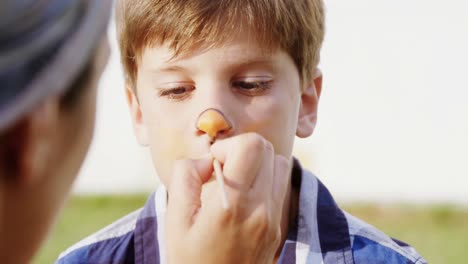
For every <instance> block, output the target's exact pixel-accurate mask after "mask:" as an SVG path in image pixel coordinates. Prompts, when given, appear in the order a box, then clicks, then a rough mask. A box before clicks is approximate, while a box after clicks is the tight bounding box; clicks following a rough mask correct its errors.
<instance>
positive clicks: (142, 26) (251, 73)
mask: <svg viewBox="0 0 468 264" xmlns="http://www.w3.org/2000/svg"><path fill="white" fill-rule="evenodd" d="M117 15H118V18H117V19H118V21H117V24H118V25H117V30H118V35H119V37H118V41H119V44H120V51H121V58H122V64H123V66H124V70H125V73H126V82H127V98H128V102H129V106H130V112H131V116H132V120H133V124H134V128H135V133H136V136H137V139H138V141H139V143H140V144H142V145H144V146H148V147H149V148H150V149H151V154H152V158H153V162H154V166H155V168H156V170H157V172H158V175H159V176H160V179H161V182H162V186H160V187H159V188H158V190H157V191H156V193H155V194H154V195H153V196H152V197H151V198H150V199H149V201H148V203H147V204H146V205H145V207H144V208H143V209H142V210H139V211H136V212H134V213H132V214H130V215H128V216H126V217H124V218H123V219H121V220H119V221H118V222H116V223H114V224H113V225H111V226H109V227H107V228H105V229H104V230H102V231H100V232H98V233H97V234H95V235H93V236H91V237H88V238H87V239H85V240H83V241H82V242H80V243H78V244H77V245H75V246H73V247H72V248H70V249H69V250H67V251H66V252H65V253H63V254H62V256H61V257H60V258H59V261H58V262H59V263H166V262H167V263H272V262H274V263H425V260H423V259H422V258H421V257H420V256H419V255H418V254H417V253H416V252H415V251H414V250H413V249H412V248H411V247H410V246H408V245H406V244H404V243H402V242H399V241H396V240H393V239H391V238H389V237H387V236H386V235H384V234H382V233H381V232H379V231H378V230H376V229H375V228H373V227H372V226H370V225H367V224H365V223H363V222H361V221H360V220H358V219H356V218H354V217H352V216H350V215H348V214H347V213H345V212H343V211H342V210H341V209H339V208H338V207H337V205H336V204H335V202H334V200H333V198H332V197H331V195H330V193H329V192H328V190H327V189H326V188H325V187H324V186H323V185H322V184H321V183H320V181H319V180H318V179H317V178H316V177H315V176H314V175H312V174H311V173H310V172H308V171H306V170H304V169H302V168H301V166H300V164H299V162H298V161H297V160H295V159H293V158H292V156H291V152H292V146H293V141H294V136H295V135H297V136H299V137H308V136H310V135H311V134H312V132H313V130H314V127H315V122H316V115H317V104H318V99H319V96H320V92H321V84H322V75H321V72H320V71H319V70H318V69H317V64H318V62H319V52H320V46H321V43H322V40H323V34H324V22H323V21H324V14H323V6H322V2H321V1H320V0H276V1H274V0H263V1H259V0H219V1H209V0H191V1H182V0H179V1H155V0H142V1H138V2H135V1H120V2H119V3H118V5H117ZM206 154H209V155H208V157H207V155H206ZM213 158H214V159H215V160H216V161H215V163H216V162H220V163H221V164H222V171H217V172H216V174H218V175H217V177H219V178H223V179H224V182H225V188H224V189H223V188H220V186H221V185H218V183H216V181H212V179H213V177H212V174H213V171H214V170H215V168H214V167H213V162H212V161H213ZM223 192H225V194H226V197H227V200H228V203H227V204H223V203H222V199H221V197H223ZM223 205H228V206H224V207H223Z"/></svg>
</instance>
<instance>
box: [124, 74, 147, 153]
mask: <svg viewBox="0 0 468 264" xmlns="http://www.w3.org/2000/svg"><path fill="white" fill-rule="evenodd" d="M125 94H126V96H127V103H128V107H129V108H130V116H131V118H132V123H133V130H134V132H135V135H136V137H137V140H138V143H140V145H142V146H148V145H149V139H148V132H147V129H146V126H145V123H144V120H143V115H142V113H141V107H140V102H139V101H138V97H137V95H136V92H135V89H133V88H132V86H131V85H130V84H129V83H128V82H127V83H126V85H125Z"/></svg>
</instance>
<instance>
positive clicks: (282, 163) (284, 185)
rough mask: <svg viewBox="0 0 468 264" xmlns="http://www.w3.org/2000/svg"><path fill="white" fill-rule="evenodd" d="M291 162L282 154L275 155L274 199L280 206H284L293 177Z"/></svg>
mask: <svg viewBox="0 0 468 264" xmlns="http://www.w3.org/2000/svg"><path fill="white" fill-rule="evenodd" d="M290 164H291V162H290V160H288V159H287V158H285V157H284V156H281V155H275V164H274V173H273V174H274V176H273V188H272V194H273V197H272V200H273V202H274V204H275V205H277V206H278V208H283V206H284V201H285V197H286V193H287V189H288V186H289V179H290V178H291V165H290Z"/></svg>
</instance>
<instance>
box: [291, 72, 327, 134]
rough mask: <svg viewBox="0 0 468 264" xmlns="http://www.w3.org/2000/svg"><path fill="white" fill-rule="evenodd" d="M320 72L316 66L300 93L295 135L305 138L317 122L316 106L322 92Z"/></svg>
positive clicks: (312, 130)
mask: <svg viewBox="0 0 468 264" xmlns="http://www.w3.org/2000/svg"><path fill="white" fill-rule="evenodd" d="M322 79H323V75H322V72H321V71H320V70H319V69H318V68H317V69H316V70H315V73H314V75H313V78H312V80H311V82H310V83H308V84H307V85H306V86H305V87H304V90H303V92H302V95H301V106H300V109H299V116H298V123H297V129H296V135H297V136H298V137H300V138H306V137H308V136H310V135H312V133H313V132H314V129H315V125H316V123H317V107H318V101H319V99H320V93H321V92H322Z"/></svg>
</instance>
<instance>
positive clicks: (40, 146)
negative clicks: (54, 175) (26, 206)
mask: <svg viewBox="0 0 468 264" xmlns="http://www.w3.org/2000/svg"><path fill="white" fill-rule="evenodd" d="M59 121H60V99H59V98H57V97H54V98H51V99H48V100H47V101H46V102H45V103H44V104H43V105H41V106H39V107H38V108H36V109H35V110H34V111H32V112H31V113H28V114H27V115H26V116H25V117H24V118H22V119H21V120H19V121H18V122H17V123H16V124H15V125H13V126H12V127H11V128H9V129H8V131H7V132H6V133H5V134H4V137H3V139H2V140H3V141H4V142H2V146H1V150H0V151H1V154H0V159H1V160H0V163H1V164H0V166H2V170H3V171H2V173H5V174H6V175H7V176H8V179H9V181H11V182H12V183H14V184H17V185H18V186H20V187H25V186H31V185H33V184H35V183H36V182H38V181H40V180H42V179H43V178H44V177H47V175H48V173H47V171H46V169H47V166H50V162H51V158H52V154H53V153H52V151H53V149H54V147H55V144H57V133H56V131H57V127H58V125H59Z"/></svg>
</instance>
